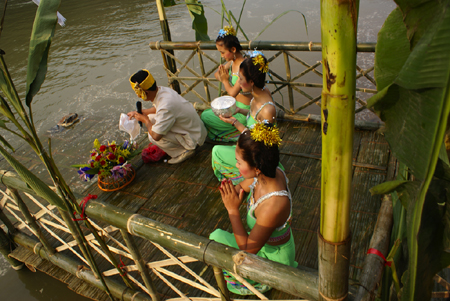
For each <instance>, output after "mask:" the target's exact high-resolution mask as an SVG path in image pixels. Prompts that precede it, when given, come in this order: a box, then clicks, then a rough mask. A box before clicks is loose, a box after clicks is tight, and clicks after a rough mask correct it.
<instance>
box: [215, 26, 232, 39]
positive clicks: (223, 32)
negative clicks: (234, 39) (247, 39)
mask: <svg viewBox="0 0 450 301" xmlns="http://www.w3.org/2000/svg"><path fill="white" fill-rule="evenodd" d="M228 35H232V36H236V30H235V29H234V28H233V26H225V27H224V28H223V29H221V30H219V34H218V35H217V37H219V38H224V37H226V36H228Z"/></svg>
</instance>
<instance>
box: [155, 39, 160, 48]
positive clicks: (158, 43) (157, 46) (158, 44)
mask: <svg viewBox="0 0 450 301" xmlns="http://www.w3.org/2000/svg"><path fill="white" fill-rule="evenodd" d="M155 46H156V50H160V49H161V41H156V45H155Z"/></svg>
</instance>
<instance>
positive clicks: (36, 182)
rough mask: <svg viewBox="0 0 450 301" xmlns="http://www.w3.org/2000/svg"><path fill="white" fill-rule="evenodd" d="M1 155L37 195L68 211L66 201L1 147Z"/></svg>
mask: <svg viewBox="0 0 450 301" xmlns="http://www.w3.org/2000/svg"><path fill="white" fill-rule="evenodd" d="M0 154H1V155H2V156H3V157H4V158H5V159H6V161H8V163H9V164H10V165H11V167H12V168H14V169H15V170H16V172H17V173H18V174H19V176H20V177H21V178H22V180H24V181H25V182H26V183H27V184H28V186H30V188H31V189H33V190H34V192H36V194H37V195H38V196H40V197H42V198H43V199H45V200H47V202H49V203H50V204H52V205H55V206H57V207H58V208H59V209H61V210H64V211H66V210H67V209H66V208H65V206H64V201H63V200H62V199H61V198H60V197H59V196H58V195H57V194H56V193H55V192H54V191H53V190H51V189H50V187H48V185H47V184H45V183H44V182H43V181H42V180H41V179H39V178H38V177H36V176H35V175H34V174H33V173H32V172H31V171H29V170H28V169H27V168H26V167H25V166H23V165H22V164H21V163H20V162H19V161H17V160H16V159H15V158H14V157H13V156H12V155H11V154H10V153H8V152H7V151H6V150H5V149H4V148H3V147H1V146H0Z"/></svg>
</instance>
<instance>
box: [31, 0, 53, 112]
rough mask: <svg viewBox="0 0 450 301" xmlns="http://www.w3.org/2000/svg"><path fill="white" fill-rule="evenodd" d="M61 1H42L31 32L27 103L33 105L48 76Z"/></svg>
mask: <svg viewBox="0 0 450 301" xmlns="http://www.w3.org/2000/svg"><path fill="white" fill-rule="evenodd" d="M60 4H61V0H41V2H40V4H39V7H38V9H37V12H36V17H35V19H34V24H33V30H32V32H31V39H30V48H29V52H28V66H27V91H26V96H25V101H26V104H27V106H28V107H29V106H30V105H31V102H32V100H33V97H34V96H35V95H36V94H37V93H38V92H39V90H40V89H41V86H42V84H43V82H44V80H45V76H46V74H47V60H48V53H49V51H50V45H51V42H52V38H53V35H54V34H55V28H56V23H57V21H58V17H57V15H56V13H57V11H58V8H59V5H60Z"/></svg>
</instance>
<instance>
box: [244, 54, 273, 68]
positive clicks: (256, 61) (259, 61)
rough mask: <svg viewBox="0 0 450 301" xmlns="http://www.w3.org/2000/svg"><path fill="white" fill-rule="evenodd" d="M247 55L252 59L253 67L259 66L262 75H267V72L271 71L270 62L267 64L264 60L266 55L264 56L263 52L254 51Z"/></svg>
mask: <svg viewBox="0 0 450 301" xmlns="http://www.w3.org/2000/svg"><path fill="white" fill-rule="evenodd" d="M247 55H248V56H249V57H251V58H252V61H253V65H255V66H259V68H258V69H259V71H261V72H262V73H267V71H269V62H267V63H266V61H265V60H264V54H262V52H261V51H256V50H254V51H252V52H250V53H247Z"/></svg>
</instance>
